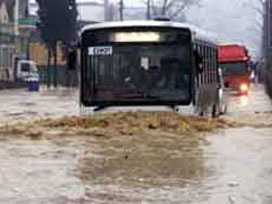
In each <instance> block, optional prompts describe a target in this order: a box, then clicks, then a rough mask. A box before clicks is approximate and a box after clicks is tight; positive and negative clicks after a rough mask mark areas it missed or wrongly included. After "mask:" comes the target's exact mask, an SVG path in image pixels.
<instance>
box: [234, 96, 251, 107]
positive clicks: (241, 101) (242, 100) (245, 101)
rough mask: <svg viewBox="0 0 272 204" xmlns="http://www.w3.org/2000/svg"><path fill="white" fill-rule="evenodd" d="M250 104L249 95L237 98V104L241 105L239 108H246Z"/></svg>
mask: <svg viewBox="0 0 272 204" xmlns="http://www.w3.org/2000/svg"><path fill="white" fill-rule="evenodd" d="M248 103H249V97H248V96H247V95H243V96H239V97H238V98H237V104H239V106H242V107H245V106H247V105H248Z"/></svg>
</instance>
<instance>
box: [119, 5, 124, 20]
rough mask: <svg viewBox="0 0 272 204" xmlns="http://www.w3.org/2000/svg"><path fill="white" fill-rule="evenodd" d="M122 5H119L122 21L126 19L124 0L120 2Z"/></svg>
mask: <svg viewBox="0 0 272 204" xmlns="http://www.w3.org/2000/svg"><path fill="white" fill-rule="evenodd" d="M119 4H120V5H119V6H120V7H119V12H120V21H123V20H124V0H120V3H119Z"/></svg>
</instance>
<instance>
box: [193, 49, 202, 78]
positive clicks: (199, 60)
mask: <svg viewBox="0 0 272 204" xmlns="http://www.w3.org/2000/svg"><path fill="white" fill-rule="evenodd" d="M194 57H195V64H196V71H197V73H198V74H199V73H202V72H203V57H202V56H201V54H200V53H199V52H198V51H197V50H194Z"/></svg>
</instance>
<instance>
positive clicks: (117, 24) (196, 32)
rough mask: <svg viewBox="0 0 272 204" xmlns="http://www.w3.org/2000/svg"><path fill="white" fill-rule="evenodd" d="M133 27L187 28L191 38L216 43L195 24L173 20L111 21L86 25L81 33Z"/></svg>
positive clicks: (214, 38) (214, 39) (213, 37)
mask: <svg viewBox="0 0 272 204" xmlns="http://www.w3.org/2000/svg"><path fill="white" fill-rule="evenodd" d="M133 27H147V28H150V27H157V28H177V29H178V28H180V29H188V30H190V32H191V33H192V36H193V39H197V40H201V41H205V42H209V43H212V44H217V43H218V41H217V38H216V37H215V35H212V34H211V33H208V32H205V31H203V30H201V29H199V28H197V27H196V26H193V25H191V24H187V23H179V22H173V21H113V22H104V23H96V24H91V25H87V26H85V27H84V28H83V29H82V32H81V33H84V32H86V31H90V30H100V29H113V28H133Z"/></svg>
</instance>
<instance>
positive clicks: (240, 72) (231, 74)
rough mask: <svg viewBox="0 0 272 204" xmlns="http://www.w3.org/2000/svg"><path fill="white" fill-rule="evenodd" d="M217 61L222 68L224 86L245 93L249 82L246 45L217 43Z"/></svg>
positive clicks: (248, 58) (248, 57) (248, 60)
mask: <svg viewBox="0 0 272 204" xmlns="http://www.w3.org/2000/svg"><path fill="white" fill-rule="evenodd" d="M218 62H219V67H220V68H221V69H222V70H223V77H224V83H225V87H227V88H231V89H234V90H236V91H237V92H238V93H241V94H247V93H248V88H249V83H250V69H249V62H250V56H249V54H248V50H247V48H246V46H244V45H242V44H237V43H231V44H219V46H218Z"/></svg>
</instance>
